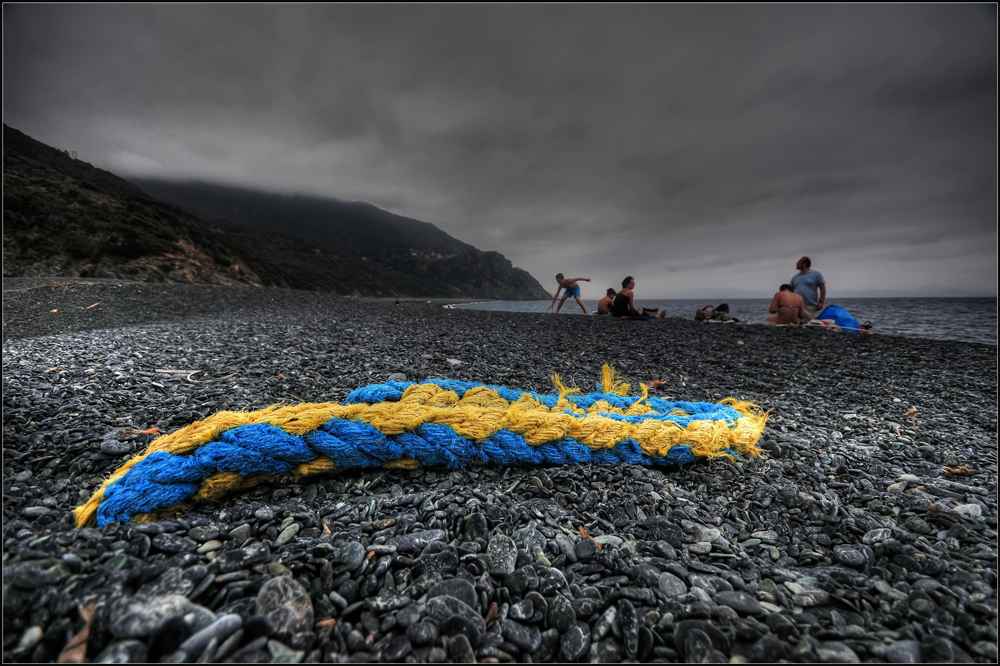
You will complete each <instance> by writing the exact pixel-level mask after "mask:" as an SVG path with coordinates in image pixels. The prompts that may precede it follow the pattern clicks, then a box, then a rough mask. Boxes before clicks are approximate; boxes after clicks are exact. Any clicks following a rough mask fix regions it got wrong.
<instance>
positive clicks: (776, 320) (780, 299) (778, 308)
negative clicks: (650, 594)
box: [767, 284, 806, 326]
mask: <svg viewBox="0 0 1000 666" xmlns="http://www.w3.org/2000/svg"><path fill="white" fill-rule="evenodd" d="M767 311H768V312H774V313H777V314H775V315H774V316H772V317H768V318H767V323H768V324H776V325H778V326H795V325H797V324H798V323H799V320H801V319H805V317H806V311H805V306H804V305H803V302H802V297H801V296H799V295H798V294H796V293H795V292H794V291H792V285H790V284H783V285H781V287H780V288H779V289H778V293H776V294H775V295H774V298H772V299H771V305H770V307H768V308H767Z"/></svg>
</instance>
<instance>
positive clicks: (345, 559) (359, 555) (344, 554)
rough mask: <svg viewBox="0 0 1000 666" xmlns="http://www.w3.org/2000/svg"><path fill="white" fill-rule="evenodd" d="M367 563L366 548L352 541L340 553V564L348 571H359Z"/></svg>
mask: <svg viewBox="0 0 1000 666" xmlns="http://www.w3.org/2000/svg"><path fill="white" fill-rule="evenodd" d="M364 561H365V547H364V546H362V545H361V544H360V543H358V542H357V541H351V542H350V543H348V544H347V545H345V546H344V548H343V549H342V550H341V551H340V562H341V564H343V565H344V566H345V567H347V570H348V571H357V570H358V569H360V568H361V565H362V564H363V563H364Z"/></svg>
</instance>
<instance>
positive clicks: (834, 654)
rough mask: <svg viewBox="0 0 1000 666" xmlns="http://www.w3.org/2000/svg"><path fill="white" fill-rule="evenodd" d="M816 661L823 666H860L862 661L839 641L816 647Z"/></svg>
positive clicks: (824, 643)
mask: <svg viewBox="0 0 1000 666" xmlns="http://www.w3.org/2000/svg"><path fill="white" fill-rule="evenodd" d="M816 659H817V660H818V661H819V662H820V663H821V664H860V663H861V659H859V658H858V654H857V653H856V652H855V651H854V650H852V649H851V648H850V647H848V646H847V645H845V644H844V643H841V642H839V641H827V642H823V643H820V644H819V645H817V646H816Z"/></svg>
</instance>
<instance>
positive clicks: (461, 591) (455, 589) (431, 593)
mask: <svg viewBox="0 0 1000 666" xmlns="http://www.w3.org/2000/svg"><path fill="white" fill-rule="evenodd" d="M436 597H451V598H453V599H458V600H459V601H461V602H462V603H464V604H465V605H466V606H468V607H469V608H472V609H475V608H476V606H477V605H478V603H479V595H478V594H476V588H475V587H474V586H473V585H472V583H470V582H469V581H467V580H465V579H464V578H452V579H449V580H443V581H441V582H440V583H436V584H435V585H434V586H432V587H431V589H429V590H428V591H427V598H428V599H434V598H436Z"/></svg>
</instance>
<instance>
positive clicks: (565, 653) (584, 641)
mask: <svg viewBox="0 0 1000 666" xmlns="http://www.w3.org/2000/svg"><path fill="white" fill-rule="evenodd" d="M589 648H590V627H588V626H587V625H586V623H584V622H577V623H575V624H574V625H573V626H572V627H570V628H569V631H567V632H566V633H565V634H563V637H562V640H561V641H560V643H559V654H560V655H561V656H562V658H563V659H565V660H566V661H569V662H573V661H576V660H577V659H579V658H580V657H582V656H583V655H584V653H585V652H586V651H587V650H588V649H589Z"/></svg>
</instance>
